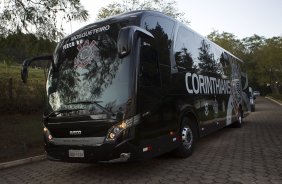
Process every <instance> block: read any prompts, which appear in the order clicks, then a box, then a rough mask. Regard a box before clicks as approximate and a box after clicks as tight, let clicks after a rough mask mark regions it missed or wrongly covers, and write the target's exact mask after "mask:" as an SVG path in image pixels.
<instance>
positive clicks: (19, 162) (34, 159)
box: [0, 155, 46, 170]
mask: <svg viewBox="0 0 282 184" xmlns="http://www.w3.org/2000/svg"><path fill="white" fill-rule="evenodd" d="M45 159H46V155H38V156H35V157H29V158H25V159H20V160H15V161H11V162H4V163H0V170H1V169H6V168H10V167H14V166H19V165H23V164H28V163H33V162H38V161H42V160H45Z"/></svg>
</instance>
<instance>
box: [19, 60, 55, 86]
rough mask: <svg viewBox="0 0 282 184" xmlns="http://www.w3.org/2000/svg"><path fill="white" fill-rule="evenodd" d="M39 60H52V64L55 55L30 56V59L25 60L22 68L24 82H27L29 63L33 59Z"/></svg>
mask: <svg viewBox="0 0 282 184" xmlns="http://www.w3.org/2000/svg"><path fill="white" fill-rule="evenodd" d="M38 60H51V61H52V64H54V60H53V55H45V56H38V57H33V58H30V59H26V60H24V62H23V66H22V69H21V78H22V81H23V83H26V82H27V78H28V67H29V65H30V64H31V63H32V62H33V61H38Z"/></svg>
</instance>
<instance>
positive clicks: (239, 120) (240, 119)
mask: <svg viewBox="0 0 282 184" xmlns="http://www.w3.org/2000/svg"><path fill="white" fill-rule="evenodd" d="M243 116H244V115H243V110H242V109H241V108H240V109H239V114H238V115H237V121H236V122H235V123H234V127H235V128H241V127H242V124H243Z"/></svg>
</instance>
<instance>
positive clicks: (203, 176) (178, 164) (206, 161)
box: [0, 97, 282, 184]
mask: <svg viewBox="0 0 282 184" xmlns="http://www.w3.org/2000/svg"><path fill="white" fill-rule="evenodd" d="M244 121H245V122H244V126H243V127H242V128H241V129H237V128H228V127H227V128H224V129H222V130H220V131H218V132H216V133H214V134H211V135H209V136H206V137H204V138H201V139H200V140H199V141H198V142H197V145H196V147H195V150H194V153H193V155H192V156H191V157H189V158H187V159H176V158H173V157H171V156H162V157H159V158H155V159H152V160H148V161H144V162H139V163H123V164H70V163H58V162H50V161H42V162H36V163H32V164H28V165H22V166H18V167H13V168H9V169H4V170H0V183H1V184H3V183H99V184H102V183H111V184H113V183H134V184H137V183H174V184H177V183H191V184H193V183H231V184H240V183H244V184H254V183H257V184H259V183H262V184H268V183H275V184H281V183H282V106H279V105H277V104H275V103H273V102H272V101H270V100H267V99H265V98H262V97H259V98H257V100H256V112H253V113H251V114H250V115H249V116H248V117H246V118H245V119H244Z"/></svg>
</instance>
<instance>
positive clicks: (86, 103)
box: [65, 101, 115, 116]
mask: <svg viewBox="0 0 282 184" xmlns="http://www.w3.org/2000/svg"><path fill="white" fill-rule="evenodd" d="M100 102H102V101H77V102H70V103H66V104H65V105H73V104H83V105H89V104H94V105H96V106H97V107H99V108H100V109H102V110H103V111H104V112H106V113H107V114H108V115H111V116H114V115H115V114H114V113H113V112H111V111H110V110H108V109H106V108H105V107H103V106H102V105H100V104H99V103H100Z"/></svg>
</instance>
